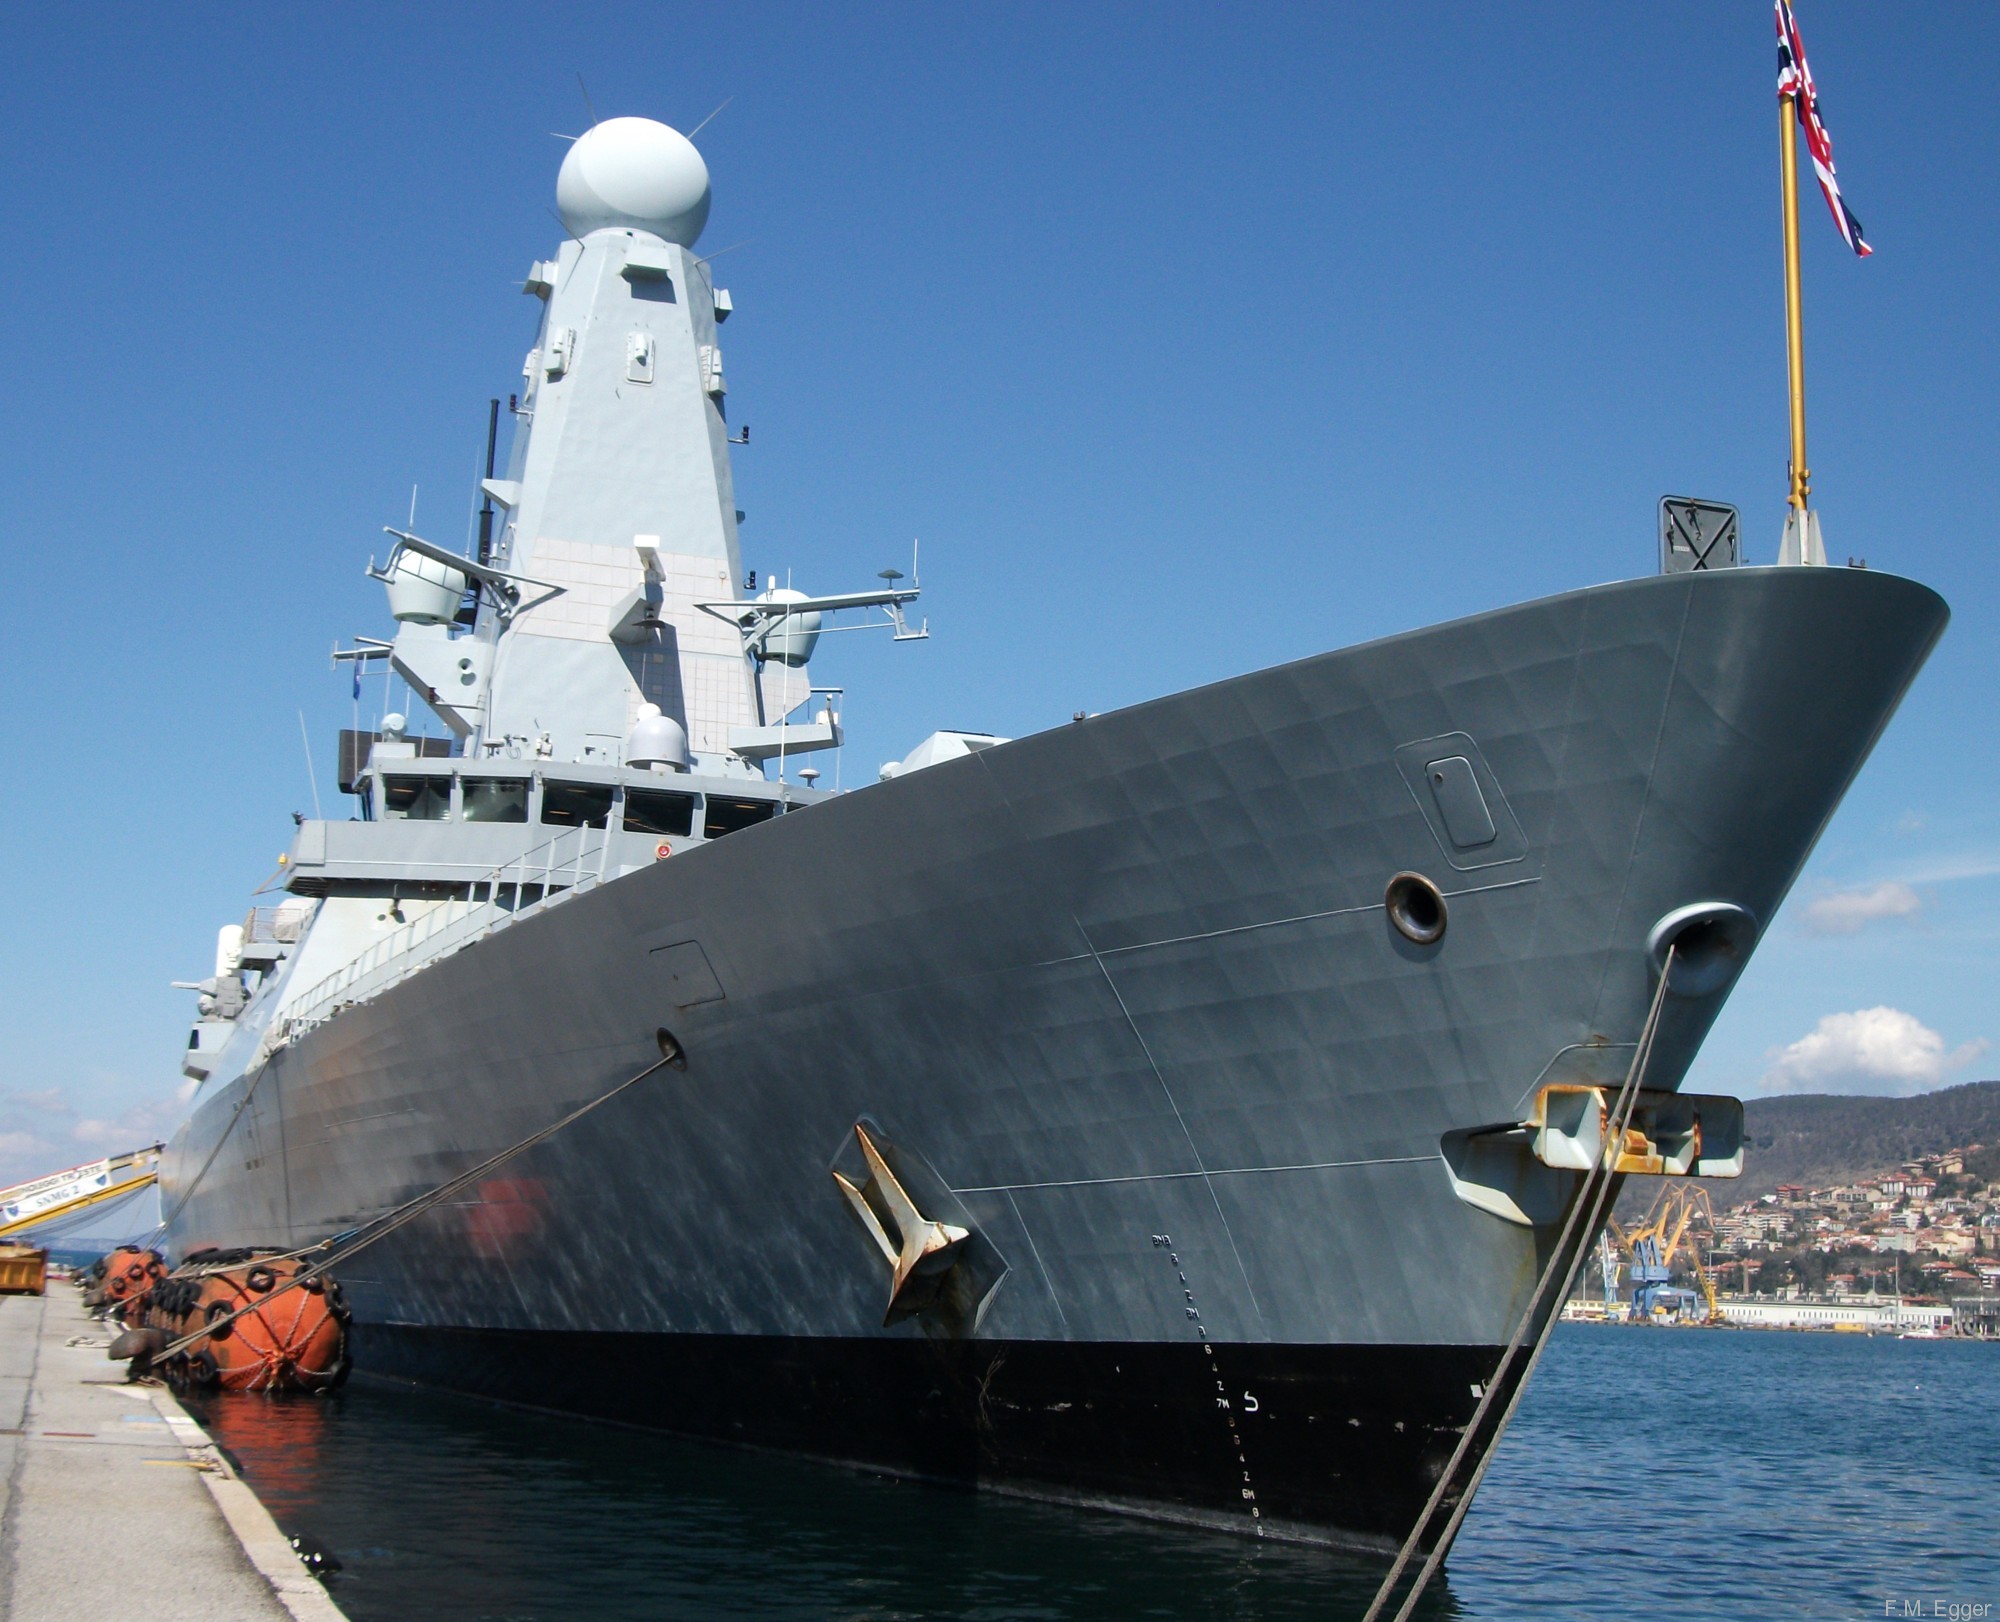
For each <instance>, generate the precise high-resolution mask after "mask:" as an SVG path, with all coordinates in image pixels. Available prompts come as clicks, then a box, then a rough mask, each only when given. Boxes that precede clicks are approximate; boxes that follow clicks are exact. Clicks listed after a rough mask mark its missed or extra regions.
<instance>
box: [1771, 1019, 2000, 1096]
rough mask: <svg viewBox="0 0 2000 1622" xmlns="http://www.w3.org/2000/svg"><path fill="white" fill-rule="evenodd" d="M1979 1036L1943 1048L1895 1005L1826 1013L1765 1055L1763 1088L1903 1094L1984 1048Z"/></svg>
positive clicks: (1937, 1083) (1936, 1080)
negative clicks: (1790, 1041)
mask: <svg viewBox="0 0 2000 1622" xmlns="http://www.w3.org/2000/svg"><path fill="white" fill-rule="evenodd" d="M1987 1045H1988V1044H1987V1042H1986V1040H1985V1039H1984V1038H1983V1037H1982V1038H1980V1039H1979V1040H1977V1041H1973V1042H1962V1043H1960V1044H1959V1045H1958V1046H1957V1047H1955V1048H1952V1049H1950V1050H1949V1051H1947V1050H1946V1048H1945V1040H1944V1038H1943V1037H1942V1036H1940V1035H1939V1034H1938V1033H1937V1032H1936V1031H1934V1030H1932V1029H1931V1028H1930V1027H1929V1026H1928V1025H1926V1024H1924V1023H1923V1021H1922V1020H1920V1019H1918V1018H1917V1017H1916V1016H1915V1015H1914V1014H1906V1013H1904V1012H1903V1011H1902V1009H1900V1008H1860V1009H1856V1010H1855V1011H1854V1012H1853V1013H1851V1014H1828V1015H1827V1016H1826V1017H1825V1018H1824V1019H1822V1020H1821V1021H1820V1022H1819V1023H1818V1024H1817V1025H1815V1026H1814V1027H1813V1028H1812V1029H1811V1030H1810V1031H1808V1032H1807V1033H1806V1034H1805V1035H1804V1036H1802V1037H1800V1038H1799V1039H1798V1040H1797V1041H1796V1042H1792V1043H1789V1044H1787V1045H1786V1046H1784V1047H1782V1048H1773V1049H1771V1051H1770V1053H1769V1054H1767V1055H1766V1057H1767V1058H1768V1059H1769V1061H1770V1066H1771V1067H1770V1069H1768V1070H1766V1071H1765V1072H1764V1080H1763V1090H1764V1091H1765V1092H1766V1093H1817V1092H1833V1093H1881V1094H1888V1095H1890V1096H1894V1097H1908V1096H1909V1095H1910V1094H1912V1093H1924V1092H1929V1091H1930V1090H1931V1089H1932V1088H1933V1087H1941V1086H1943V1085H1944V1083H1945V1080H1946V1078H1947V1077H1949V1076H1950V1075H1951V1073H1952V1072H1953V1071H1955V1070H1959V1069H1962V1068H1963V1067H1964V1066H1966V1065H1968V1064H1970V1063H1971V1062H1972V1061H1973V1060H1974V1059H1975V1058H1977V1057H1978V1056H1979V1055H1980V1054H1982V1053H1984V1052H1985V1051H1986V1048H1987Z"/></svg>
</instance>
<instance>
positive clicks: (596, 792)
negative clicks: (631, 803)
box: [542, 780, 611, 828]
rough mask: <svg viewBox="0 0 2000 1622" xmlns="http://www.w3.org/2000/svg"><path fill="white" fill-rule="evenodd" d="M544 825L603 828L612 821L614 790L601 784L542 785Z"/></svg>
mask: <svg viewBox="0 0 2000 1622" xmlns="http://www.w3.org/2000/svg"><path fill="white" fill-rule="evenodd" d="M542 821H544V822H547V823H552V824H554V825H555V826H556V827H558V828H602V827H604V826H606V825H607V824H608V823H609V822H610V821H611V789H610V787H609V785H607V784H599V783H551V782H548V781H546V780H544V782H543V783H542Z"/></svg>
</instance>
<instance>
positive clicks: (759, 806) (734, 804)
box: [701, 794, 778, 839]
mask: <svg viewBox="0 0 2000 1622" xmlns="http://www.w3.org/2000/svg"><path fill="white" fill-rule="evenodd" d="M777 809H778V802H777V801H776V800H725V799H723V798H722V797H721V796H720V795H718V794H711V795H710V796H709V797H708V820H707V822H706V823H705V824H704V825H703V827H702V830H701V831H702V835H703V837H704V838H708V839H720V838H721V837H722V836H723V835H724V834H733V833H735V832H736V830H737V829H738V828H749V827H753V826H755V825H756V824H757V823H760V822H768V821H770V819H771V817H772V816H773V815H774V814H775V813H776V811H777Z"/></svg>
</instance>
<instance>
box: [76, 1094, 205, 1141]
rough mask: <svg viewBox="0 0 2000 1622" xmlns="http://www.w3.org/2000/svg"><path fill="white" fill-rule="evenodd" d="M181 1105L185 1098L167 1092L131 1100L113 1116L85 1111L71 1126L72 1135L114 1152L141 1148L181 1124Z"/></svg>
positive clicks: (183, 1103) (158, 1139)
mask: <svg viewBox="0 0 2000 1622" xmlns="http://www.w3.org/2000/svg"><path fill="white" fill-rule="evenodd" d="M184 1105H185V1100H183V1099H181V1098H179V1097H178V1096H175V1095H170V1096H168V1097H165V1098H151V1099H147V1100H146V1101H145V1102H144V1103H141V1104H134V1105H133V1106H132V1107H131V1108H130V1109H128V1110H126V1111H125V1113H124V1114H123V1115H120V1116H118V1117H116V1118H115V1119H105V1118H102V1117H99V1116H88V1115H87V1116H85V1117H84V1118H83V1119H82V1120H80V1121H78V1122H77V1123H76V1124H75V1126H74V1127H72V1128H71V1136H72V1137H74V1138H75V1139H76V1141H77V1142H78V1143H82V1144H88V1145H89V1146H90V1147H91V1148H93V1149H100V1150H105V1151H109V1152H110V1153H113V1154H123V1153H124V1152H125V1151H126V1150H128V1149H144V1148H147V1147H149V1146H150V1145H152V1144H153V1143H156V1142H158V1141H160V1140H162V1139H164V1138H167V1137H169V1136H170V1135H171V1134H172V1133H173V1130H174V1128H175V1127H177V1126H178V1125H180V1121H181V1116H182V1114H183V1112H184Z"/></svg>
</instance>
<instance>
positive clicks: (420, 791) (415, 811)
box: [382, 776, 451, 822]
mask: <svg viewBox="0 0 2000 1622" xmlns="http://www.w3.org/2000/svg"><path fill="white" fill-rule="evenodd" d="M382 814H383V816H385V817H394V818H399V819H401V820H403V821H406V822H442V821H444V820H445V818H446V817H448V816H450V815H451V778H450V777H449V776H444V777H385V778H383V779H382Z"/></svg>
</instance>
